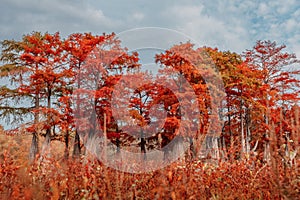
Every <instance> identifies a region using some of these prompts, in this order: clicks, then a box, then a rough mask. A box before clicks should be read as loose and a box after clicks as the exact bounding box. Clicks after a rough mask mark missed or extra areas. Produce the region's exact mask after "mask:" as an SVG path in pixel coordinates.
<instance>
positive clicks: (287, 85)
mask: <svg viewBox="0 0 300 200" xmlns="http://www.w3.org/2000/svg"><path fill="white" fill-rule="evenodd" d="M285 48H286V46H285V45H277V44H276V42H271V41H260V40H259V41H257V42H256V44H255V46H254V47H253V49H252V50H247V51H246V52H245V53H244V57H245V61H246V62H247V64H248V66H249V67H250V68H252V69H256V70H259V71H260V72H261V77H260V80H261V81H262V83H263V85H262V88H263V90H261V91H262V92H261V96H260V97H258V98H257V100H258V101H260V102H261V103H262V104H263V105H264V108H265V109H264V114H263V118H264V124H265V127H266V129H265V134H264V138H265V144H264V145H265V146H264V159H265V160H266V161H269V160H270V144H269V136H270V134H269V130H270V125H271V122H270V119H271V117H270V115H271V113H270V111H271V110H272V108H274V107H277V106H278V105H279V104H281V105H284V102H286V101H288V100H291V101H295V100H297V99H298V98H299V96H298V95H299V93H295V89H298V84H299V80H298V79H297V78H295V75H297V74H299V72H300V71H299V70H298V69H295V68H293V67H292V65H293V64H296V63H299V61H298V60H297V58H296V55H295V54H292V53H287V52H284V49H285ZM283 85H284V87H283ZM298 91H299V90H298Z"/></svg>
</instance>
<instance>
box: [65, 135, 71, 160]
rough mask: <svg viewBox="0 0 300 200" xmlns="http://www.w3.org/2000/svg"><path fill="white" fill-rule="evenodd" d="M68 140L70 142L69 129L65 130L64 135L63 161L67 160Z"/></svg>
mask: <svg viewBox="0 0 300 200" xmlns="http://www.w3.org/2000/svg"><path fill="white" fill-rule="evenodd" d="M69 140H70V133H69V129H67V131H66V134H65V155H64V157H65V159H68V158H69Z"/></svg>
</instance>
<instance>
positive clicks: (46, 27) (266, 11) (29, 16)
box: [0, 0, 300, 57]
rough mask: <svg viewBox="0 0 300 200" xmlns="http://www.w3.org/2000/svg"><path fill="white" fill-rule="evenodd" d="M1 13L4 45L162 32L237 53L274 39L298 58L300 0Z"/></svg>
mask: <svg viewBox="0 0 300 200" xmlns="http://www.w3.org/2000/svg"><path fill="white" fill-rule="evenodd" d="M0 13H1V14H0V15H1V17H0V40H3V39H20V38H21V36H22V35H23V34H26V33H30V32H32V31H42V32H46V31H48V32H50V33H53V32H56V31H59V32H61V34H62V35H63V36H67V35H68V34H71V33H74V32H92V33H95V34H101V33H103V32H106V33H110V32H115V33H119V32H122V31H125V30H128V29H132V28H141V27H162V28H169V29H174V30H177V31H179V32H182V33H184V34H186V35H189V36H191V37H192V38H193V39H195V40H196V41H197V42H199V43H200V44H202V45H206V46H212V47H218V48H220V49H222V50H231V51H236V52H238V53H241V52H242V51H244V50H245V49H250V48H251V47H252V46H253V45H254V44H255V41H256V40H258V39H261V40H265V39H267V40H275V41H277V43H279V44H286V45H287V46H288V51H290V52H295V53H296V54H297V56H298V57H300V1H298V0H270V1H267V0H251V1H248V0H246V1H245V0H215V1H214V0H211V1H209V0H198V1H197V0H163V1H162V0H152V1H148V0H127V1H125V0H1V7H0Z"/></svg>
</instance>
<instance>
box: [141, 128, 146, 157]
mask: <svg viewBox="0 0 300 200" xmlns="http://www.w3.org/2000/svg"><path fill="white" fill-rule="evenodd" d="M144 137H145V136H144V133H143V131H141V153H143V154H144V155H143V159H144V160H146V159H147V157H146V140H145V138H144Z"/></svg>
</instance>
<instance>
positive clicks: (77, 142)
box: [72, 63, 81, 158]
mask: <svg viewBox="0 0 300 200" xmlns="http://www.w3.org/2000/svg"><path fill="white" fill-rule="evenodd" d="M80 65H81V64H80V63H79V67H78V78H77V89H80V86H81V84H80V77H81V76H80ZM76 107H77V112H76V114H77V115H78V116H77V117H79V118H80V117H81V116H80V115H81V110H80V101H79V94H78V93H77V95H76ZM80 154H81V147H80V137H79V134H78V128H77V126H76V127H75V138H74V144H73V153H72V157H73V158H76V157H79V156H80Z"/></svg>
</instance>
